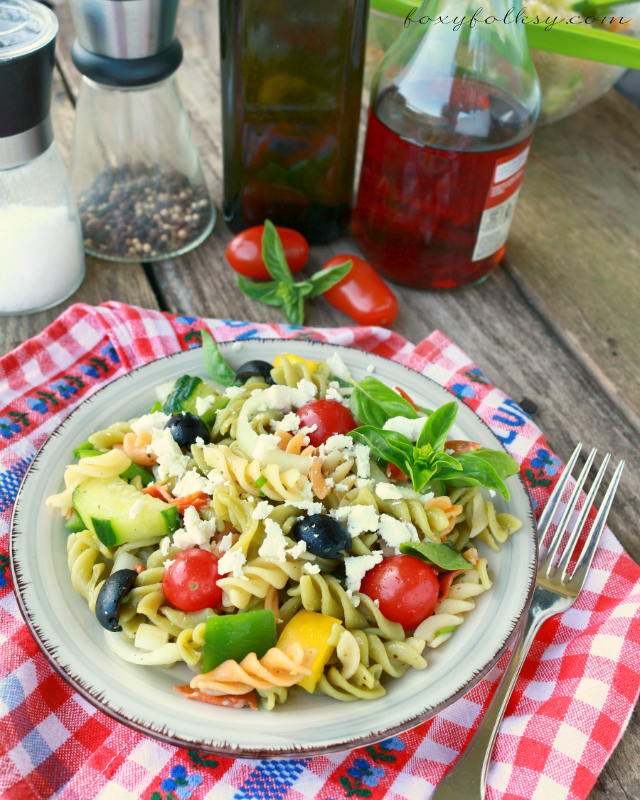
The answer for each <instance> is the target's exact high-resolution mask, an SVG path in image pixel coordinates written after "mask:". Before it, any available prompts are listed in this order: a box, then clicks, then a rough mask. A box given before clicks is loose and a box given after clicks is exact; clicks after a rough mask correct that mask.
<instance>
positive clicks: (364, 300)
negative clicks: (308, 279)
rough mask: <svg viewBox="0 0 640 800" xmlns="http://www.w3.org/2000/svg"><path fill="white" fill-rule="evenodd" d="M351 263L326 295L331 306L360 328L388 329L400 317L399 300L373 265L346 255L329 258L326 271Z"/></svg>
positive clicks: (325, 266)
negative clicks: (379, 326) (346, 262)
mask: <svg viewBox="0 0 640 800" xmlns="http://www.w3.org/2000/svg"><path fill="white" fill-rule="evenodd" d="M349 260H351V261H353V267H351V270H350V271H349V273H348V274H347V275H345V277H344V278H343V279H342V280H341V281H340V282H339V283H336V285H335V286H332V287H331V289H329V290H328V291H326V292H325V293H324V296H325V297H326V298H327V300H328V301H329V302H330V303H331V305H332V306H335V308H337V309H338V310H339V311H344V313H345V314H348V315H349V316H350V317H351V318H352V319H354V320H355V321H356V322H357V323H358V325H382V326H383V327H385V328H386V327H388V326H389V325H391V324H392V323H393V322H394V321H395V318H396V317H397V316H398V301H397V300H396V296H395V295H394V293H393V292H392V291H391V289H390V288H389V287H388V286H387V284H386V283H385V282H384V281H383V280H382V278H381V277H380V275H378V273H377V272H376V271H375V269H374V268H373V267H372V266H371V265H370V264H367V262H366V261H364V260H363V259H362V258H358V256H352V255H348V254H344V255H340V256H334V257H333V258H330V259H329V260H328V261H327V263H326V264H325V265H324V267H323V269H326V268H327V267H335V266H337V265H338V264H344V263H345V261H349Z"/></svg>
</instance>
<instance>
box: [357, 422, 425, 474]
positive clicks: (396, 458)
mask: <svg viewBox="0 0 640 800" xmlns="http://www.w3.org/2000/svg"><path fill="white" fill-rule="evenodd" d="M349 436H351V437H352V438H353V439H354V440H355V441H356V442H360V444H366V445H367V447H368V448H370V450H371V452H372V453H373V454H374V455H375V456H377V457H378V458H383V459H384V460H385V461H391V462H392V463H393V464H395V465H396V467H399V468H400V469H401V470H402V471H403V472H404V473H405V475H408V474H409V472H408V470H409V467H410V466H411V465H413V445H412V444H411V442H410V441H409V439H407V437H406V436H403V435H402V434H401V433H396V432H395V431H383V430H380V429H379V428H374V427H373V426H371V425H363V426H362V427H360V428H356V429H355V430H354V431H351V433H350V434H349Z"/></svg>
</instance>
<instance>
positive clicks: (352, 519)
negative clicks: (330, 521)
mask: <svg viewBox="0 0 640 800" xmlns="http://www.w3.org/2000/svg"><path fill="white" fill-rule="evenodd" d="M329 514H330V515H331V516H332V517H334V518H335V519H337V520H338V521H339V522H343V521H344V520H346V521H347V530H348V531H349V533H350V534H351V536H359V535H360V534H361V533H365V532H366V531H377V530H378V525H379V524H380V519H379V517H378V512H377V511H376V509H375V507H374V506H366V505H355V506H342V507H341V508H335V509H332V510H331V511H330V512H329Z"/></svg>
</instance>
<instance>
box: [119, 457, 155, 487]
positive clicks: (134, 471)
mask: <svg viewBox="0 0 640 800" xmlns="http://www.w3.org/2000/svg"><path fill="white" fill-rule="evenodd" d="M137 475H139V476H140V480H141V481H142V485H143V486H148V485H149V484H150V483H153V475H152V474H151V473H150V472H149V470H148V469H145V468H144V467H141V466H139V465H138V464H134V463H133V461H132V462H131V465H130V466H128V467H127V469H125V471H124V472H121V473H120V477H121V478H122V479H123V480H125V481H130V480H133V478H135V477H136V476H137Z"/></svg>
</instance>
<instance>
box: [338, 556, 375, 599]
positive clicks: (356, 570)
mask: <svg viewBox="0 0 640 800" xmlns="http://www.w3.org/2000/svg"><path fill="white" fill-rule="evenodd" d="M381 561H382V553H372V554H371V555H370V556H350V557H347V558H345V560H344V571H345V575H346V576H347V589H350V590H351V591H352V592H357V591H358V590H359V589H360V584H361V583H362V579H363V578H364V576H365V573H367V572H368V571H369V570H370V569H373V567H375V565H376V564H379V563H380V562H381Z"/></svg>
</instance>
